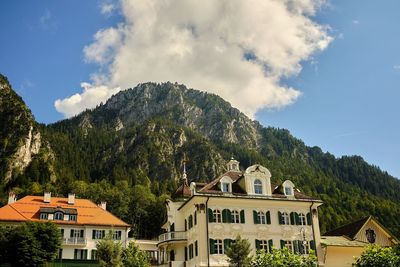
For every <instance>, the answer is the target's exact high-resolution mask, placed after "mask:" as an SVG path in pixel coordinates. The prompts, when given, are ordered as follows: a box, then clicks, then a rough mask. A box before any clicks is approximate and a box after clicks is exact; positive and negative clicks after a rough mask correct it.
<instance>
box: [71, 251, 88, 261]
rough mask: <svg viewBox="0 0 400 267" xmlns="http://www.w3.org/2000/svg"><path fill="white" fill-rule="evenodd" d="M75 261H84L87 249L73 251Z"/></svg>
mask: <svg viewBox="0 0 400 267" xmlns="http://www.w3.org/2000/svg"><path fill="white" fill-rule="evenodd" d="M74 259H75V260H86V259H87V249H75V250H74Z"/></svg>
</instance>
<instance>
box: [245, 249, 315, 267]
mask: <svg viewBox="0 0 400 267" xmlns="http://www.w3.org/2000/svg"><path fill="white" fill-rule="evenodd" d="M316 261H317V258H316V256H315V255H314V252H313V251H312V250H310V254H308V255H298V254H294V253H292V252H291V251H289V250H288V249H287V248H283V249H275V248H272V251H271V253H267V252H265V251H264V250H259V251H257V254H256V255H255V256H254V257H253V258H252V259H251V263H250V266H251V267H288V266H290V267H315V266H317V264H316Z"/></svg>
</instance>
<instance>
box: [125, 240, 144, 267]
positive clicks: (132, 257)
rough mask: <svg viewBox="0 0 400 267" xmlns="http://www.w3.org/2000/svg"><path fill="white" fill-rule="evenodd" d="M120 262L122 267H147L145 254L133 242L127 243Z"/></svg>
mask: <svg viewBox="0 0 400 267" xmlns="http://www.w3.org/2000/svg"><path fill="white" fill-rule="evenodd" d="M122 258H123V260H122V262H123V265H124V267H149V266H150V264H149V259H148V257H147V254H146V252H144V251H142V250H140V249H139V247H138V246H136V245H135V243H134V242H131V243H129V245H128V247H127V248H126V249H124V251H123V252H122Z"/></svg>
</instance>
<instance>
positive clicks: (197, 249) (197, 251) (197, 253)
mask: <svg viewBox="0 0 400 267" xmlns="http://www.w3.org/2000/svg"><path fill="white" fill-rule="evenodd" d="M194 255H195V256H196V257H197V256H198V255H199V244H198V243H197V240H196V242H194Z"/></svg>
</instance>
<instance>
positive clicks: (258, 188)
mask: <svg viewBox="0 0 400 267" xmlns="http://www.w3.org/2000/svg"><path fill="white" fill-rule="evenodd" d="M262 193H263V188H262V182H261V181H260V180H259V179H256V180H255V181H254V194H257V195H262Z"/></svg>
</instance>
